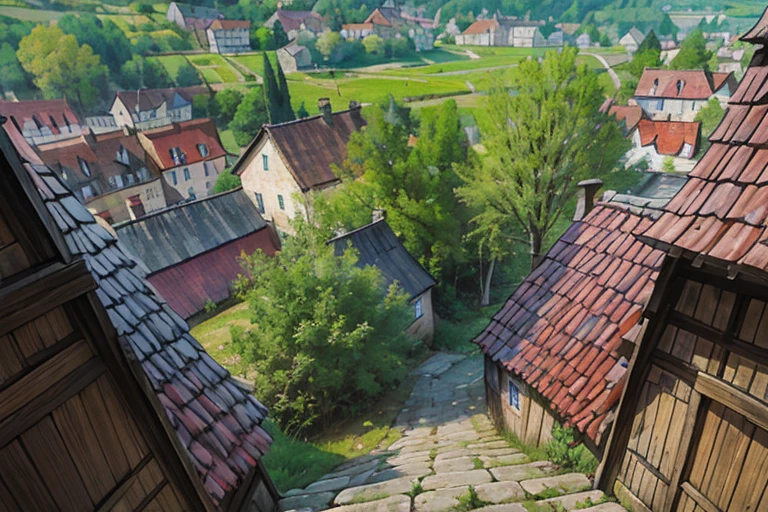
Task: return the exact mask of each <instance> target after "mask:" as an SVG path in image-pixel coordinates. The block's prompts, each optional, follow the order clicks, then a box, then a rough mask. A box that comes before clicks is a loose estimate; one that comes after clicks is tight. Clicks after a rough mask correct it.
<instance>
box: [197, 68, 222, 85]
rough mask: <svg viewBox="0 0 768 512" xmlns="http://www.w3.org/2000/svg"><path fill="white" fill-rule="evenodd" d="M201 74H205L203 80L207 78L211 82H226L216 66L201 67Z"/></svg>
mask: <svg viewBox="0 0 768 512" xmlns="http://www.w3.org/2000/svg"><path fill="white" fill-rule="evenodd" d="M198 70H199V71H200V74H202V75H203V80H205V81H206V82H207V83H209V84H221V83H224V80H222V78H221V76H220V75H219V74H218V73H217V72H216V69H214V68H204V69H200V68H198Z"/></svg>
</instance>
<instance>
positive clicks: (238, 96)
mask: <svg viewBox="0 0 768 512" xmlns="http://www.w3.org/2000/svg"><path fill="white" fill-rule="evenodd" d="M213 100H214V102H215V104H216V109H215V110H216V112H215V114H216V115H214V116H213V117H214V119H215V120H216V123H217V124H219V125H220V126H227V125H228V124H229V123H230V122H231V121H232V119H234V117H235V113H237V108H238V107H239V106H240V104H241V103H242V102H243V93H242V92H240V91H239V90H237V89H224V90H223V91H220V92H217V93H216V95H215V96H214V97H213Z"/></svg>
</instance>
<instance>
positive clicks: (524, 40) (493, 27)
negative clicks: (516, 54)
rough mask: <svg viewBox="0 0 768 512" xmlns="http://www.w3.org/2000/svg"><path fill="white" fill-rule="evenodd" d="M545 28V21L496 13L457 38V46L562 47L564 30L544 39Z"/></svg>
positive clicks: (470, 27)
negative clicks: (543, 31)
mask: <svg viewBox="0 0 768 512" xmlns="http://www.w3.org/2000/svg"><path fill="white" fill-rule="evenodd" d="M543 26H544V22H543V21H530V20H526V19H518V18H515V17H512V16H502V15H501V14H499V13H496V14H495V15H494V16H493V18H491V19H487V20H478V21H476V22H474V23H473V24H472V25H470V26H469V27H468V28H467V29H466V30H465V31H464V32H463V33H462V34H461V35H459V36H456V44H458V45H466V46H512V47H522V48H534V47H537V48H541V47H547V46H562V45H563V32H562V30H556V31H554V32H553V33H552V34H550V35H549V36H547V37H544V34H542V32H541V27H543Z"/></svg>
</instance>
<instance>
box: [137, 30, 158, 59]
mask: <svg viewBox="0 0 768 512" xmlns="http://www.w3.org/2000/svg"><path fill="white" fill-rule="evenodd" d="M157 50H158V48H157V45H156V44H155V41H154V40H153V39H152V37H151V36H149V35H147V34H139V37H137V38H136V41H134V43H133V53H134V54H136V55H147V54H148V53H150V52H154V51H157Z"/></svg>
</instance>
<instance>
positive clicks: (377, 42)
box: [363, 34, 387, 55]
mask: <svg viewBox="0 0 768 512" xmlns="http://www.w3.org/2000/svg"><path fill="white" fill-rule="evenodd" d="M363 46H365V51H366V52H367V53H369V54H371V55H381V54H383V53H384V49H385V48H386V46H387V42H386V41H384V39H383V38H382V37H381V36H378V35H376V34H371V35H369V36H367V37H366V38H365V39H363Z"/></svg>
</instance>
